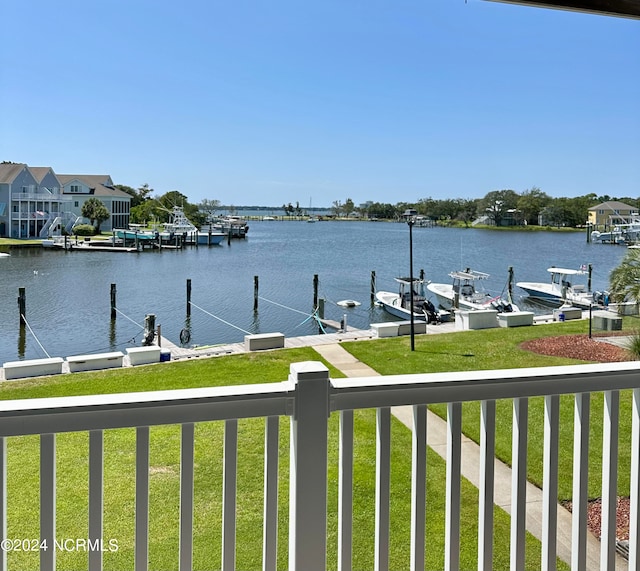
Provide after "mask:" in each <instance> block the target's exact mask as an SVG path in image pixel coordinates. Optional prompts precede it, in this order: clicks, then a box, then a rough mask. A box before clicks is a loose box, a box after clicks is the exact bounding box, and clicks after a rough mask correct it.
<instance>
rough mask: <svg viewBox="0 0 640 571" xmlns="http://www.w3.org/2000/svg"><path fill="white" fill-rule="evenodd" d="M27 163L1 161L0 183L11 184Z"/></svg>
mask: <svg viewBox="0 0 640 571" xmlns="http://www.w3.org/2000/svg"><path fill="white" fill-rule="evenodd" d="M26 166H27V165H25V164H24V163H0V184H10V183H12V182H13V181H14V180H15V178H16V177H17V176H18V175H19V174H20V173H21V172H22V169H24V168H25V167H26Z"/></svg>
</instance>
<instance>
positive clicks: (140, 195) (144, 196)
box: [115, 183, 153, 208]
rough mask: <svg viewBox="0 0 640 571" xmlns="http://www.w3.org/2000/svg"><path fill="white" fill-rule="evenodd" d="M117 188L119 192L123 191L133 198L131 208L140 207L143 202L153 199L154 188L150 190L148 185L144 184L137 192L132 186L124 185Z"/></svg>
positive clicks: (118, 185) (117, 185)
mask: <svg viewBox="0 0 640 571" xmlns="http://www.w3.org/2000/svg"><path fill="white" fill-rule="evenodd" d="M115 188H117V189H118V190H122V191H123V192H126V193H127V194H128V195H130V196H131V208H134V207H136V206H139V205H140V204H142V203H143V202H146V201H147V200H150V199H151V193H152V192H153V188H150V187H149V185H148V184H146V183H145V184H143V185H142V186H141V187H140V188H138V189H137V190H136V189H135V188H131V187H130V186H126V185H124V184H116V185H115Z"/></svg>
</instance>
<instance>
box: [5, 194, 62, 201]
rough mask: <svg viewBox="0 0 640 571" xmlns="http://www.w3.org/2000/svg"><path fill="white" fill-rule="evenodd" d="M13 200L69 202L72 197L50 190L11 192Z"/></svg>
mask: <svg viewBox="0 0 640 571" xmlns="http://www.w3.org/2000/svg"><path fill="white" fill-rule="evenodd" d="M11 200H13V201H16V202H18V201H38V202H71V201H72V200H73V197H71V196H66V195H64V194H54V193H52V192H12V193H11Z"/></svg>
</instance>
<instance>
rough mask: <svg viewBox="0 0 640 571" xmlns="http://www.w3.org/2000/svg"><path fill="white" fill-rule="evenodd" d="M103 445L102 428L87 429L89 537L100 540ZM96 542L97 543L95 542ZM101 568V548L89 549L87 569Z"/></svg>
mask: <svg viewBox="0 0 640 571" xmlns="http://www.w3.org/2000/svg"><path fill="white" fill-rule="evenodd" d="M103 458H104V446H103V432H102V430H91V431H89V539H90V540H91V542H92V543H93V544H94V545H96V544H97V545H100V542H101V541H102V522H103V497H104V494H103V482H104V462H103ZM96 542H97V543H96ZM101 569H102V549H91V550H89V571H100V570H101Z"/></svg>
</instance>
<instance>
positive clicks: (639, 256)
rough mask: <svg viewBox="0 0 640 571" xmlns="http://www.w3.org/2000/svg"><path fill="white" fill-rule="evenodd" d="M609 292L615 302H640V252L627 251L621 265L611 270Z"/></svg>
mask: <svg viewBox="0 0 640 571" xmlns="http://www.w3.org/2000/svg"><path fill="white" fill-rule="evenodd" d="M609 290H610V293H611V299H612V300H613V301H615V302H622V301H632V302H638V301H640V250H627V253H626V255H625V257H624V258H623V259H622V262H620V265H619V266H617V267H616V268H614V269H613V270H611V273H610V274H609Z"/></svg>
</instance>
